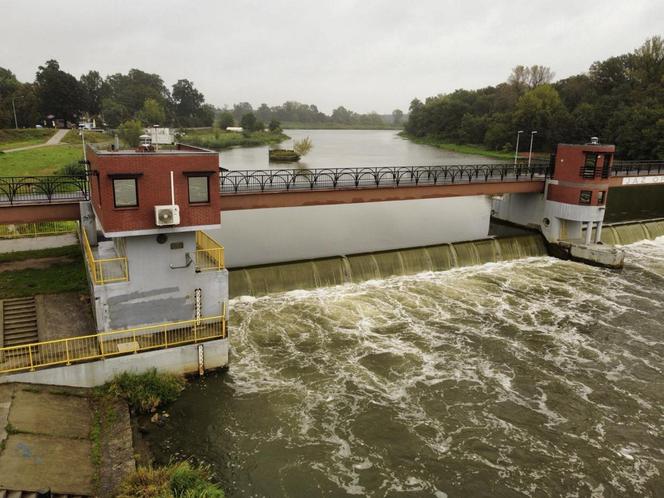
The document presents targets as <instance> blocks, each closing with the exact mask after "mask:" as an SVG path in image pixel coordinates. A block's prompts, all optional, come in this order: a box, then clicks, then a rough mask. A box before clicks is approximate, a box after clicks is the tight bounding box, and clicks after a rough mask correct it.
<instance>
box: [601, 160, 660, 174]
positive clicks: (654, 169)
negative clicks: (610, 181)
mask: <svg viewBox="0 0 664 498" xmlns="http://www.w3.org/2000/svg"><path fill="white" fill-rule="evenodd" d="M648 175H664V160H661V159H660V160H655V161H614V162H613V167H612V168H611V176H648Z"/></svg>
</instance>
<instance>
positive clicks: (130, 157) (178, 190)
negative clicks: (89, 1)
mask: <svg viewBox="0 0 664 498" xmlns="http://www.w3.org/2000/svg"><path fill="white" fill-rule="evenodd" d="M87 157H88V159H89V161H90V169H91V170H92V171H93V172H96V173H97V176H96V177H93V178H91V181H90V184H91V187H90V189H91V194H92V203H93V205H94V207H95V211H96V213H97V216H99V218H100V221H101V224H102V226H103V228H104V231H105V232H123V231H127V230H145V229H156V228H159V227H157V225H156V224H155V215H154V206H157V205H165V204H170V203H171V183H170V182H171V180H170V172H171V171H173V182H174V186H175V203H176V204H177V205H178V206H179V207H180V224H179V225H178V226H179V227H186V226H198V225H215V224H219V223H220V220H221V216H220V213H219V156H218V155H217V154H216V153H208V154H206V153H200V152H199V153H192V154H191V155H186V154H169V153H168V152H163V153H159V152H158V153H143V154H139V153H137V154H131V153H125V154H123V153H122V152H117V153H108V154H96V153H95V152H94V150H92V149H91V148H89V149H88V156H87ZM199 171H200V172H212V173H213V174H212V175H211V176H210V177H209V191H210V202H209V203H206V204H189V190H188V183H187V177H186V176H185V175H184V174H183V173H184V172H199ZM110 174H142V175H141V176H140V177H138V179H137V185H138V206H137V207H123V208H116V207H115V205H114V199H113V181H112V179H111V178H110V177H109V176H108V175H110Z"/></svg>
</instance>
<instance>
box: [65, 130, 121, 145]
mask: <svg viewBox="0 0 664 498" xmlns="http://www.w3.org/2000/svg"><path fill="white" fill-rule="evenodd" d="M61 143H63V144H71V145H78V146H80V145H81V143H82V139H81V135H79V132H78V130H69V132H68V133H67V134H66V135H65V136H64V138H63V139H62V142H61ZM85 143H88V144H100V143H109V144H110V143H113V136H111V135H109V134H108V133H100V132H97V131H86V132H85Z"/></svg>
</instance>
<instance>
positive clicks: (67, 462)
mask: <svg viewBox="0 0 664 498" xmlns="http://www.w3.org/2000/svg"><path fill="white" fill-rule="evenodd" d="M93 477H94V468H93V465H92V453H91V445H90V441H89V440H82V439H71V438H63V437H53V436H47V435H41V434H12V435H10V436H9V438H8V439H7V443H6V446H5V449H4V450H3V452H2V454H1V455H0V488H5V489H19V490H24V491H36V490H38V489H43V488H49V487H50V488H51V491H53V492H55V493H61V494H65V493H68V494H74V495H92V494H93V493H94V489H93Z"/></svg>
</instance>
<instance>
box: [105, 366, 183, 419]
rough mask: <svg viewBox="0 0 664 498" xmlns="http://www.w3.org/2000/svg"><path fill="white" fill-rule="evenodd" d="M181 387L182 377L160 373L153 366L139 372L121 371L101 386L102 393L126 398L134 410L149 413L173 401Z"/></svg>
mask: <svg viewBox="0 0 664 498" xmlns="http://www.w3.org/2000/svg"><path fill="white" fill-rule="evenodd" d="M183 389H184V379H183V378H182V377H180V376H177V375H173V374H169V373H160V372H157V369H155V368H153V369H151V370H148V371H147V372H145V373H141V374H136V373H131V372H123V373H121V374H120V375H116V376H115V377H114V378H113V380H112V381H110V382H108V383H106V384H104V386H102V394H108V395H111V396H115V397H119V398H123V399H125V400H127V403H128V404H129V406H130V407H131V409H132V410H133V411H134V412H139V413H150V412H154V411H156V410H157V408H158V407H160V406H162V405H165V404H168V403H172V402H173V401H175V400H176V399H177V398H178V396H179V395H180V393H181V392H182V390H183Z"/></svg>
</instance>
